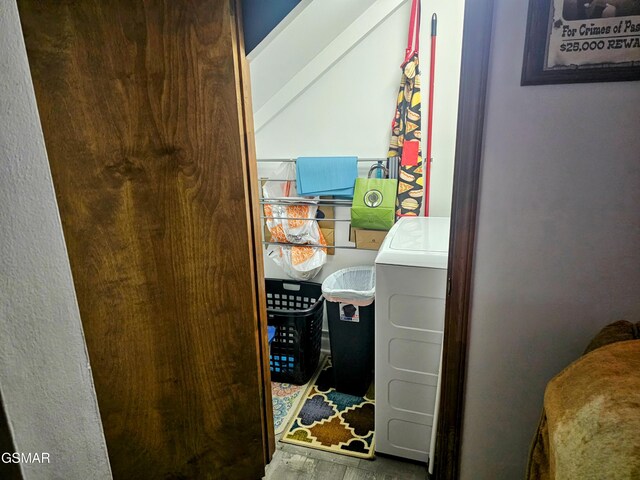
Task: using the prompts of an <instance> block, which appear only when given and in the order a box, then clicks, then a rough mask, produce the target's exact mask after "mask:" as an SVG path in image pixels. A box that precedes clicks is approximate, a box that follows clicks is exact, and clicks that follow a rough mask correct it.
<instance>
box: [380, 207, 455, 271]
mask: <svg viewBox="0 0 640 480" xmlns="http://www.w3.org/2000/svg"><path fill="white" fill-rule="evenodd" d="M449 224H450V218H449V217H403V218H401V219H400V220H398V222H397V223H396V224H395V225H394V226H393V228H392V229H391V230H389V233H388V234H387V237H386V238H385V240H384V242H383V243H382V246H381V247H380V252H379V253H378V256H377V257H376V264H386V265H401V266H407V267H423V268H438V269H446V268H447V262H448V258H449Z"/></svg>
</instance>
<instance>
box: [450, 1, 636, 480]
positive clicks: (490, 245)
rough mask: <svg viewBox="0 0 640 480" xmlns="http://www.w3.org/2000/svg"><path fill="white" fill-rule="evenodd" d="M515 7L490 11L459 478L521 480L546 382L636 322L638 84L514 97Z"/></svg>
mask: <svg viewBox="0 0 640 480" xmlns="http://www.w3.org/2000/svg"><path fill="white" fill-rule="evenodd" d="M527 4H528V2H526V1H520V2H514V1H512V0H496V11H495V20H494V36H493V45H492V54H491V63H490V73H489V85H488V99H487V111H486V124H485V143H484V155H483V167H482V176H481V184H480V185H481V186H480V205H479V221H478V236H477V246H476V255H475V272H474V276H473V282H474V283H473V298H472V310H471V347H470V354H469V370H468V379H467V391H466V410H465V416H464V439H463V444H462V476H461V478H462V479H463V480H467V479H473V480H483V479H487V480H500V479H505V480H512V479H518V478H522V477H523V475H524V471H525V465H526V459H527V453H528V448H529V445H530V441H531V439H532V436H533V433H534V431H535V429H536V426H537V421H538V418H539V414H540V410H541V407H542V399H543V393H544V388H545V385H546V383H547V381H548V380H550V379H551V378H552V377H553V376H554V375H555V374H556V373H558V372H559V371H560V370H562V369H563V368H564V367H565V366H566V365H568V364H569V363H570V362H571V361H573V360H574V359H575V358H577V357H578V356H579V355H580V353H581V352H582V351H583V350H584V348H585V347H586V346H587V343H588V342H589V340H590V339H591V338H592V337H593V336H594V335H595V334H596V333H597V332H598V330H599V329H600V328H601V327H603V326H604V325H606V324H608V323H609V322H612V321H615V320H619V319H621V318H626V319H628V320H632V321H639V320H640V294H639V292H640V155H639V152H640V135H638V132H639V131H640V112H639V110H638V106H639V105H640V83H638V82H627V83H599V84H596V83H594V84H583V85H553V86H533V87H521V86H520V71H521V66H522V54H523V46H524V36H525V25H526V17H527Z"/></svg>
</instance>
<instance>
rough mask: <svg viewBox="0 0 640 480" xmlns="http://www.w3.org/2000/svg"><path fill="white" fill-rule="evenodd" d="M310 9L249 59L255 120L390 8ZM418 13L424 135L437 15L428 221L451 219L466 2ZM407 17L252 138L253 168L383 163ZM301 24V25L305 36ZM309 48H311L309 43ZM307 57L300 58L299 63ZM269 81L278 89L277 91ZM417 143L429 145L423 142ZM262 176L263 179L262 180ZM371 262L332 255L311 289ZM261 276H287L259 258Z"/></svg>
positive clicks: (380, 1)
mask: <svg viewBox="0 0 640 480" xmlns="http://www.w3.org/2000/svg"><path fill="white" fill-rule="evenodd" d="M308 3H309V4H308V6H307V7H306V8H304V9H302V11H301V12H300V13H299V14H298V15H297V17H296V18H294V19H293V20H292V21H291V23H289V24H288V25H287V26H286V27H285V28H284V29H283V30H282V31H279V35H277V36H275V37H274V38H269V37H268V38H267V39H266V40H267V43H268V45H266V46H265V45H260V46H258V47H257V48H256V50H255V51H254V52H252V54H251V59H250V60H251V83H252V90H253V94H254V110H255V111H259V110H260V108H261V107H262V106H263V105H264V104H265V103H266V102H267V100H268V97H269V92H272V93H273V92H274V91H275V89H276V88H277V85H278V84H280V85H282V84H283V83H284V82H286V81H288V80H289V79H290V78H291V77H293V76H294V75H295V74H296V73H297V72H298V71H299V70H300V69H301V68H303V67H304V65H306V64H307V62H312V61H313V60H314V57H316V55H318V54H319V52H320V48H319V47H318V45H320V46H321V47H323V48H324V47H326V46H327V45H328V44H329V43H330V42H331V41H333V40H334V39H335V38H336V37H337V36H338V35H340V34H341V33H342V32H344V31H345V30H348V29H349V28H350V26H351V24H352V23H353V22H357V21H358V19H359V18H360V16H362V15H368V12H367V9H369V8H371V9H376V8H377V7H379V6H380V5H384V4H392V2H390V1H388V0H376V1H362V0H358V1H357V2H355V1H354V2H343V1H340V0H323V2H317V1H312V2H308ZM422 3H423V11H422V31H421V53H420V57H421V68H422V74H423V77H422V78H423V80H422V83H423V119H424V120H425V122H424V126H423V131H424V132H426V117H427V115H426V113H427V98H428V94H427V88H428V74H429V46H430V35H431V14H432V13H433V12H434V11H435V12H437V14H438V19H439V20H438V21H439V24H438V25H439V26H438V52H437V68H436V94H435V95H436V99H435V102H434V108H435V111H434V141H433V157H434V163H433V171H432V193H431V215H433V216H449V215H450V212H451V190H452V183H453V156H454V153H455V152H454V150H455V135H456V121H457V105H458V87H459V74H460V55H461V47H462V17H463V9H464V1H463V0H455V1H452V0H448V1H445V0H438V1H437V2H435V3H434V2H422ZM410 8H411V1H410V0H406V1H405V2H404V3H402V4H401V6H400V7H399V8H397V10H395V11H394V12H393V13H392V14H391V15H390V16H389V17H388V18H386V19H385V20H384V21H383V22H382V23H380V24H379V25H377V26H376V27H375V28H374V29H373V30H372V31H371V32H370V33H369V34H367V35H366V36H365V37H364V38H362V40H361V41H359V43H357V44H356V45H355V47H354V48H353V49H351V50H350V51H349V52H348V53H347V54H346V55H345V56H343V57H342V58H340V59H339V60H338V61H337V62H336V63H335V64H334V65H333V66H332V67H331V68H330V69H329V70H328V71H326V72H325V73H324V74H322V75H321V76H319V77H318V78H317V79H316V80H315V82H314V83H312V84H311V85H310V86H309V87H308V88H307V89H306V90H304V92H303V93H302V94H301V95H300V96H299V97H297V98H296V99H295V100H294V101H293V102H291V103H290V104H288V105H287V107H286V108H285V109H284V110H283V111H281V112H280V113H279V114H278V115H277V116H275V117H274V118H273V119H272V120H271V121H270V122H269V123H267V124H266V125H265V126H264V127H262V128H261V129H259V130H258V132H257V135H256V146H257V154H258V159H260V158H295V157H299V156H322V155H327V156H330V155H356V156H359V157H363V158H385V157H386V154H387V152H388V147H389V139H390V129H391V120H392V118H393V114H394V108H395V100H396V96H397V91H398V86H399V82H400V75H401V70H400V63H402V61H403V59H404V51H405V48H406V42H407V30H408V22H409V14H410ZM294 13H296V12H294ZM347 20H348V21H347ZM305 22H308V26H306V27H305V25H304V24H305ZM338 27H339V28H338ZM272 37H273V36H272ZM316 37H317V38H316ZM310 38H312V39H313V42H310ZM305 55H306V58H302V57H305ZM283 64H284V66H283ZM292 65H293V66H297V67H296V70H295V71H292V70H291V68H292ZM283 68H285V70H283ZM284 71H286V74H284V73H283V72H284ZM274 79H275V80H277V81H276V82H274ZM278 82H279V83H278ZM423 138H425V139H426V133H425V134H424V136H423ZM423 152H424V154H426V142H423ZM368 166H369V165H367V168H368ZM262 167H263V166H261V171H262V173H265V172H267V171H268V170H267V169H264V168H262ZM364 173H365V172H362V174H364ZM338 216H339V217H340V218H349V209H348V208H342V209H340V211H339V212H338ZM347 225H348V223H342V224H339V227H338V231H337V232H336V236H337V243H338V244H339V245H348V243H347V242H348V229H347ZM375 254H376V252H370V251H364V250H359V251H352V250H338V251H337V254H336V255H335V256H334V257H330V260H329V262H328V263H327V265H326V266H325V268H324V269H323V271H322V273H321V274H320V275H319V276H318V277H316V278H315V279H314V280H313V281H316V282H321V281H322V280H323V279H324V278H325V277H326V276H327V275H329V274H330V273H332V272H334V271H336V270H339V269H341V268H344V267H346V266H351V265H360V264H369V265H372V264H373V261H374V259H375ZM265 272H266V275H267V277H269V276H272V277H282V276H284V275H283V273H282V271H281V270H280V269H279V268H278V267H277V266H275V264H274V263H273V262H272V261H271V260H270V259H268V258H265Z"/></svg>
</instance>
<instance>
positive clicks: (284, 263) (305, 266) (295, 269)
mask: <svg viewBox="0 0 640 480" xmlns="http://www.w3.org/2000/svg"><path fill="white" fill-rule="evenodd" d="M274 176H275V178H278V179H283V180H282V181H274V180H271V181H267V182H265V184H264V186H263V187H262V193H263V197H264V199H265V200H269V199H270V198H278V199H285V198H286V199H287V200H283V201H280V202H279V203H285V202H287V201H291V203H295V205H293V204H292V205H286V204H266V205H265V206H264V214H265V217H266V224H267V228H268V229H269V232H270V233H271V237H272V239H273V241H274V242H279V243H291V244H293V245H292V246H290V247H289V246H280V245H272V246H270V247H269V248H268V249H267V256H268V257H269V258H271V259H272V260H273V261H274V262H275V263H276V264H277V265H278V266H280V267H281V268H282V269H283V270H284V272H285V273H286V274H287V275H288V276H290V277H291V278H294V279H296V280H311V279H312V278H314V277H315V276H316V275H317V274H318V273H319V272H320V270H321V269H322V266H323V265H324V264H325V263H326V262H327V250H326V249H325V248H315V247H305V246H304V245H326V244H327V242H326V241H325V239H324V236H323V235H322V231H321V230H320V227H319V226H318V222H316V221H315V220H313V221H312V220H308V219H310V218H316V212H317V211H318V205H317V197H315V198H309V197H298V193H297V191H296V188H295V182H294V181H293V180H294V179H295V176H296V167H295V164H293V163H291V162H283V163H282V164H281V165H280V166H279V167H278V168H277V170H276V171H275V173H274ZM270 217H271V218H270Z"/></svg>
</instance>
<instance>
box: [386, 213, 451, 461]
mask: <svg viewBox="0 0 640 480" xmlns="http://www.w3.org/2000/svg"><path fill="white" fill-rule="evenodd" d="M449 223H450V222H449V218H443V217H404V218H402V219H400V220H399V221H398V222H397V223H396V224H395V225H394V226H393V228H392V229H391V230H390V231H389V233H388V234H387V237H386V239H385V241H384V242H383V244H382V246H381V247H380V252H379V253H378V256H377V257H376V322H375V325H376V327H375V335H376V337H375V389H376V409H375V412H376V413H375V431H376V451H378V452H381V453H387V454H390V455H396V456H398V457H403V458H409V459H412V460H418V461H422V462H427V461H428V460H429V457H430V456H433V449H434V447H435V427H434V425H436V420H437V418H436V415H437V408H436V403H437V399H438V397H439V394H440V360H441V356H442V339H443V335H444V306H445V297H446V290H447V261H448V250H449ZM429 467H430V468H429V470H432V468H433V465H429Z"/></svg>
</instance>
